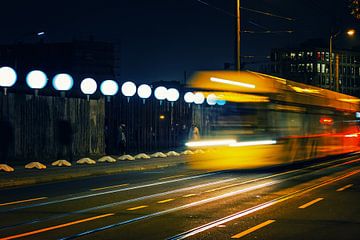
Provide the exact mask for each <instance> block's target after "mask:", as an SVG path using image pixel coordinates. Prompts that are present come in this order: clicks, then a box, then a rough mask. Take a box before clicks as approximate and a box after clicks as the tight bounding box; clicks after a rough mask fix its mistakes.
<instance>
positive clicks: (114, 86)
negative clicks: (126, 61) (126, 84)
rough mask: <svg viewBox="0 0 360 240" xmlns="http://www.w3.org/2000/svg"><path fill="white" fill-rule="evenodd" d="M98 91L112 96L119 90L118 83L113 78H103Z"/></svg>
mask: <svg viewBox="0 0 360 240" xmlns="http://www.w3.org/2000/svg"><path fill="white" fill-rule="evenodd" d="M100 91H101V93H102V94H103V95H105V96H114V95H115V94H117V92H118V91H119V85H118V83H117V82H115V81H114V80H105V81H103V82H102V83H101V84H100Z"/></svg>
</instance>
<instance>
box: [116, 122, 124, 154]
mask: <svg viewBox="0 0 360 240" xmlns="http://www.w3.org/2000/svg"><path fill="white" fill-rule="evenodd" d="M116 147H117V149H118V150H117V152H118V153H119V154H125V152H126V133H125V124H120V125H119V126H118V128H117V136H116Z"/></svg>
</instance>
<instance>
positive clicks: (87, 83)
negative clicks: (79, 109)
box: [80, 78, 97, 101]
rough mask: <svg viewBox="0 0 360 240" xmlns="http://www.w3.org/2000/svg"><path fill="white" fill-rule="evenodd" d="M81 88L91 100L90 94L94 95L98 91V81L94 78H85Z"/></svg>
mask: <svg viewBox="0 0 360 240" xmlns="http://www.w3.org/2000/svg"><path fill="white" fill-rule="evenodd" d="M80 89H81V91H82V92H83V93H84V94H86V98H87V100H88V101H89V100H90V95H92V94H94V93H95V92H96V89H97V83H96V81H95V80H94V79H92V78H85V79H83V80H82V81H81V84H80Z"/></svg>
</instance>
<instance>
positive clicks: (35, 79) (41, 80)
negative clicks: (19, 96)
mask: <svg viewBox="0 0 360 240" xmlns="http://www.w3.org/2000/svg"><path fill="white" fill-rule="evenodd" d="M47 81H48V78H47V76H46V74H45V73H44V72H42V71H40V70H33V71H31V72H29V73H28V74H27V75H26V84H27V85H28V86H29V87H30V88H32V89H43V88H44V87H45V86H46V83H47Z"/></svg>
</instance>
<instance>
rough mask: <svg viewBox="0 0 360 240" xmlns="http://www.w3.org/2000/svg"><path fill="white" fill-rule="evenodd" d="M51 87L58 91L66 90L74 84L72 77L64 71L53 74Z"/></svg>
mask: <svg viewBox="0 0 360 240" xmlns="http://www.w3.org/2000/svg"><path fill="white" fill-rule="evenodd" d="M52 84H53V87H54V88H55V89H56V90H58V91H68V90H70V89H71V88H72V87H73V85H74V80H73V78H72V77H71V76H70V75H69V74H66V73H60V74H57V75H55V77H54V78H53V81H52Z"/></svg>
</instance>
